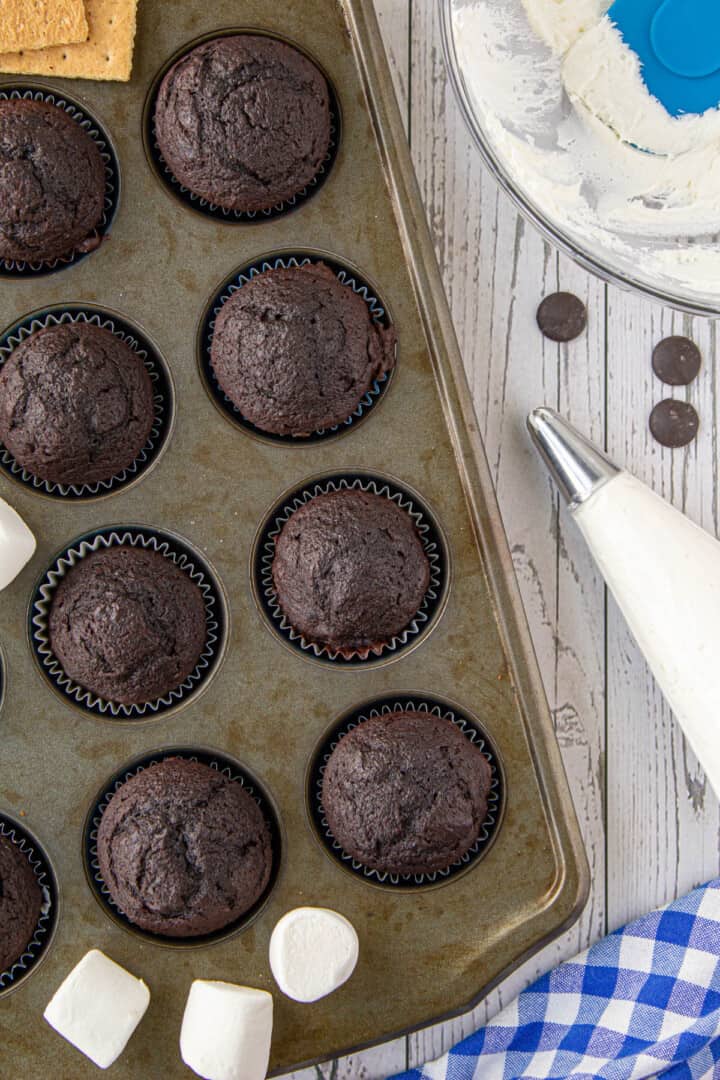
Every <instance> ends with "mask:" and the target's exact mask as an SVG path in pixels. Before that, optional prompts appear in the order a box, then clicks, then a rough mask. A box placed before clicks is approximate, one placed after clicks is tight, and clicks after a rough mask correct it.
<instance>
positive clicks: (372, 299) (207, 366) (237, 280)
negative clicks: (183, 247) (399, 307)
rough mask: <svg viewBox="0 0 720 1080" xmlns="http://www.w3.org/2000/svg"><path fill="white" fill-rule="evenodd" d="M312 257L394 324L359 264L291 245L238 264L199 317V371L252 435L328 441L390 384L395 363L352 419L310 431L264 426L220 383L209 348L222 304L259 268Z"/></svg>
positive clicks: (224, 408) (223, 408)
mask: <svg viewBox="0 0 720 1080" xmlns="http://www.w3.org/2000/svg"><path fill="white" fill-rule="evenodd" d="M309 263H313V264H317V263H324V265H325V266H327V267H329V268H330V269H331V270H332V271H333V273H334V274H335V275H336V277H337V279H338V281H339V282H340V283H341V284H342V285H346V286H347V287H348V288H350V289H352V291H353V292H354V293H357V295H358V296H360V297H362V299H363V300H364V301H365V303H366V304H367V306H368V309H369V312H370V316H371V318H372V320H373V322H376V323H378V325H380V326H382V327H385V328H387V327H389V326H391V325H392V321H391V319H390V317H389V315H388V313H387V308H386V307H385V305H384V303H383V302H382V300H381V299H380V298H379V297H378V296H377V293H376V290H375V289H374V288H373V287H372V286H371V285H370V284H369V283H368V282H367V281H365V280H364V279H363V277H362V276H361V275H360V274H359V273H358V271H356V270H355V268H354V267H352V266H349V265H348V264H347V263H343V262H341V261H340V260H339V259H335V258H333V257H332V256H329V255H325V254H323V253H321V252H315V251H292V252H283V253H282V254H277V255H275V254H269V255H263V256H261V258H259V259H256V260H255V261H254V262H251V263H246V264H245V265H244V266H242V267H241V268H240V269H239V270H236V271H234V272H233V273H232V274H231V275H230V277H228V278H226V279H225V281H224V282H223V284H222V285H221V286H220V288H219V289H218V291H217V292H216V293H215V294H214V295H213V297H212V298H211V300H210V302H209V304H208V305H207V307H206V309H205V314H204V315H203V318H202V320H201V323H200V330H199V334H198V366H199V368H200V377H201V379H202V382H203V385H204V386H205V389H206V390H207V392H208V394H209V396H210V400H211V401H212V402H213V404H214V405H216V406H217V408H218V409H219V411H220V412H221V413H222V414H223V415H224V416H226V417H227V419H228V420H230V421H231V422H232V423H233V424H234V425H235V426H236V427H238V428H240V430H241V431H244V432H246V433H247V434H249V435H253V436H254V437H256V438H258V439H262V440H264V441H265V442H269V443H280V444H281V445H284V446H300V447H304V446H314V445H315V444H316V443H320V442H327V441H328V440H330V439H334V438H337V436H338V435H343V434H345V433H346V432H348V431H350V430H352V429H354V428H356V427H357V426H358V425H359V424H360V422H361V421H362V420H364V419H365V418H366V417H367V416H369V415H370V413H371V412H372V411H373V410H374V409H375V408H376V406H377V405H378V404H379V403H380V401H381V400H382V398H383V397H384V395H385V392H386V391H387V389H388V388H389V386H390V382H391V380H392V376H393V374H394V368H393V370H392V371H390V372H387V373H386V374H385V375H383V376H381V378H379V379H375V381H374V382H373V384H372V386H371V387H370V389H369V390H368V391H367V393H365V394H364V395H363V397H362V399H361V400H360V402H359V403H358V405H357V407H356V408H355V410H354V411H353V412H352V413H351V415H350V416H348V417H347V419H345V420H343V421H342V423H340V424H335V425H334V426H333V427H328V428H321V429H319V430H318V431H314V432H312V434H310V435H302V436H299V435H277V434H274V433H273V432H271V431H264V430H263V429H262V428H259V427H257V425H256V424H253V423H252V421H250V420H248V419H246V418H245V417H244V416H243V414H242V412H241V411H240V409H238V407H237V405H235V404H234V403H233V402H232V401H231V400H230V398H229V397H228V396H227V394H226V393H225V391H224V390H223V389H222V387H221V386H220V384H219V382H218V381H217V378H216V376H215V372H214V371H213V367H212V363H211V358H210V350H211V348H212V341H213V336H214V333H215V322H216V319H217V317H218V315H219V314H220V311H221V309H222V306H223V304H225V303H226V301H227V300H229V299H230V297H231V296H232V295H233V293H236V292H237V291H238V290H239V289H241V288H242V287H243V285H247V284H248V282H249V281H251V280H252V279H253V278H254V277H257V276H258V274H262V273H264V272H265V271H267V270H278V269H280V268H282V269H284V270H288V269H290V268H295V269H297V268H299V267H301V266H307V265H308V264H309Z"/></svg>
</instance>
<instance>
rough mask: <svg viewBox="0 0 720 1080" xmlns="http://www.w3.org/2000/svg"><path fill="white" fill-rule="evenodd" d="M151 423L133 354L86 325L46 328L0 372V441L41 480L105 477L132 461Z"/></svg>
mask: <svg viewBox="0 0 720 1080" xmlns="http://www.w3.org/2000/svg"><path fill="white" fill-rule="evenodd" d="M153 420H154V406H153V388H152V382H151V380H150V376H149V374H148V372H147V370H146V368H145V364H144V363H143V361H142V359H141V357H140V356H139V355H138V354H137V353H136V352H135V351H134V350H133V349H131V348H130V346H129V345H128V344H126V342H124V341H122V340H121V339H120V338H119V337H117V336H116V335H115V334H113V333H112V331H110V330H107V329H103V328H101V327H99V326H95V325H94V324H90V323H85V322H74V323H62V324H60V325H55V326H52V325H51V326H47V327H46V328H45V329H43V330H39V331H37V332H36V333H34V334H31V335H30V337H28V338H26V339H25V340H24V341H23V342H21V344H20V345H18V346H17V348H15V349H14V350H13V352H12V353H11V354H10V357H9V359H8V360H7V362H6V363H5V365H4V366H3V367H2V368H0V441H1V442H2V443H4V445H5V448H6V449H7V450H8V451H9V452H10V453H11V454H12V456H13V457H14V458H15V461H16V462H17V463H18V464H19V465H21V466H22V467H23V468H24V469H27V470H28V472H30V473H32V474H33V475H34V476H37V477H40V479H42V480H47V481H52V482H55V483H60V484H92V483H95V482H97V481H102V480H109V479H110V478H111V477H113V476H116V475H118V474H119V473H121V472H122V471H123V470H124V469H126V468H128V467H129V466H130V465H131V464H132V463H133V461H135V459H136V458H137V456H138V454H139V453H140V452H141V450H142V449H143V447H144V445H145V443H146V442H147V439H148V436H149V434H150V431H151V429H152V425H153Z"/></svg>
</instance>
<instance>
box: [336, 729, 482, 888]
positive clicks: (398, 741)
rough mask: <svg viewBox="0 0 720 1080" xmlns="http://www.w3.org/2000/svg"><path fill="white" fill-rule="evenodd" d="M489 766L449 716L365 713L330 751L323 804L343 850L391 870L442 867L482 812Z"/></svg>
mask: <svg viewBox="0 0 720 1080" xmlns="http://www.w3.org/2000/svg"><path fill="white" fill-rule="evenodd" d="M490 776H491V773H490V765H489V763H488V761H487V758H486V757H485V756H484V754H483V753H482V751H481V750H480V749H479V748H478V747H477V746H475V745H474V743H472V742H470V740H469V739H468V738H467V737H466V736H465V735H463V733H462V732H461V731H460V729H459V728H458V727H456V726H455V724H453V722H452V720H448V719H446V718H442V717H439V716H435V715H433V714H431V713H426V712H394V713H390V714H388V715H382V716H375V717H371V718H370V719H369V720H366V721H364V722H363V723H361V724H359V725H358V726H357V727H356V728H353V730H352V731H349V732H348V733H347V735H344V736H343V738H342V739H341V740H340V742H339V743H338V745H337V746H336V747H335V749H334V750H333V752H332V754H331V755H330V759H329V761H328V763H327V767H326V769H325V775H324V778H323V787H322V805H323V811H324V813H325V816H326V818H327V822H328V825H329V826H330V830H331V832H332V834H333V836H334V837H335V839H336V840H337V841H338V843H339V844H340V845H341V847H342V848H343V850H344V851H345V852H347V854H348V855H352V856H353V858H355V859H358V860H359V861H360V862H361V863H363V864H364V865H365V866H369V867H371V868H373V869H376V870H381V871H386V872H388V873H392V874H427V873H431V872H433V871H436V870H445V869H446V868H447V867H448V866H451V865H452V863H454V862H457V860H458V859H460V858H462V856H463V855H464V854H465V853H466V852H467V851H469V849H470V848H471V847H472V845H473V844H474V843H475V841H476V840H477V838H478V836H479V834H480V829H481V827H482V824H483V821H484V820H485V817H486V815H487V807H488V804H487V797H488V792H489V790H490Z"/></svg>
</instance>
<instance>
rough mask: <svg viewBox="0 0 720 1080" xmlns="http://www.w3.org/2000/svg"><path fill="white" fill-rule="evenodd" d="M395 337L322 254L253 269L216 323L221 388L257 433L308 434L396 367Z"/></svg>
mask: <svg viewBox="0 0 720 1080" xmlns="http://www.w3.org/2000/svg"><path fill="white" fill-rule="evenodd" d="M395 349H396V335H395V330H394V329H393V328H392V327H383V326H381V325H380V324H379V323H378V322H377V321H375V320H374V319H373V318H372V313H371V311H370V308H369V306H368V304H367V303H366V302H365V300H364V299H363V298H362V296H360V295H359V294H358V293H357V292H355V291H354V290H353V289H352V288H351V287H350V285H347V284H343V283H342V282H341V281H340V280H339V279H338V277H337V274H335V273H334V272H333V271H332V270H331V269H330V268H329V267H328V266H325V265H324V264H323V263H322V262H314V263H313V262H307V263H305V264H303V265H301V266H288V267H282V266H279V267H277V268H275V269H268V270H264V271H263V272H262V273H260V274H257V275H255V276H254V277H252V278H251V279H250V280H249V281H248V282H247V283H246V284H244V285H243V286H242V288H240V289H237V290H236V291H235V292H233V293H232V295H231V296H230V297H229V299H227V300H226V301H225V303H224V304H223V306H222V308H221V309H220V312H219V314H218V316H217V319H216V321H215V327H214V331H213V338H212V346H211V351H210V362H211V366H212V369H213V372H214V375H215V378H216V379H217V381H218V384H219V386H220V388H221V389H222V390H223V392H224V393H225V394H226V395H227V397H228V398H229V399H230V401H231V402H232V403H233V405H235V407H236V408H237V409H238V410H239V411H240V413H241V414H242V416H243V417H244V419H246V420H248V421H250V423H252V424H254V425H255V426H256V427H257V428H259V429H260V430H261V431H266V432H271V433H273V434H276V435H294V436H307V435H310V434H311V433H312V432H315V431H321V430H325V429H328V428H333V427H336V426H337V425H339V424H341V423H343V422H344V421H346V420H347V419H348V417H349V416H351V415H352V413H353V412H355V410H356V409H357V407H358V405H359V404H360V402H361V401H362V399H363V398H364V397H365V395H366V394H367V392H368V390H370V389H371V387H372V386H373V384H374V383H375V381H376V380H377V379H381V378H382V377H383V376H384V375H387V374H389V372H390V371H392V369H393V367H394V365H395Z"/></svg>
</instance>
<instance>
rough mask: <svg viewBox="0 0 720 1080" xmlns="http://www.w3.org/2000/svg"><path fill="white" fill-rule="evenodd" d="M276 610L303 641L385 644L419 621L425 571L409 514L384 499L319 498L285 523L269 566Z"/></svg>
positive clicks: (353, 646) (357, 494)
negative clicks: (270, 567)
mask: <svg viewBox="0 0 720 1080" xmlns="http://www.w3.org/2000/svg"><path fill="white" fill-rule="evenodd" d="M272 574H273V581H274V583H275V590H276V592H277V598H278V602H279V604H280V606H281V608H282V610H283V612H284V613H285V615H286V617H287V619H288V621H289V622H290V623H291V625H292V626H293V627H294V628H295V629H296V630H299V631H300V633H301V634H302V635H303V636H304V637H305V638H306V640H308V641H313V642H321V643H323V644H326V645H329V646H330V647H331V648H333V649H336V650H337V651H345V652H346V653H352V652H353V651H354V650H357V649H367V648H374V647H378V646H380V645H383V644H386V643H387V642H389V641H390V640H392V638H393V637H394V636H395V635H396V634H398V633H400V631H401V630H403V629H404V628H405V627H406V626H407V625H408V623H409V622H410V621H411V620H412V619H413V618H414V616H415V615H416V614H417V611H418V609H419V607H420V605H421V604H422V601H423V597H424V596H425V591H426V589H427V587H428V583H429V580H430V566H429V563H428V559H427V556H426V554H425V551H424V550H423V545H422V541H421V539H420V536H419V534H418V531H417V529H416V527H415V522H414V521H413V519H412V518H411V517H410V514H409V513H408V512H407V511H406V510H403V509H402V507H400V506H398V505H397V503H395V502H393V501H392V499H388V498H386V496H384V495H375V494H373V493H372V492H364V491H356V490H343V491H335V492H331V493H330V494H328V495H316V496H315V497H314V498H313V499H310V501H309V502H307V503H305V505H304V506H301V507H300V508H299V509H298V510H296V511H295V513H294V514H293V515H292V516H291V517H290V518H289V520H288V521H287V522H286V523H285V525H284V526H283V528H282V531H281V532H280V535H279V536H278V538H277V540H276V542H275V558H274V560H273V566H272Z"/></svg>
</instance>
